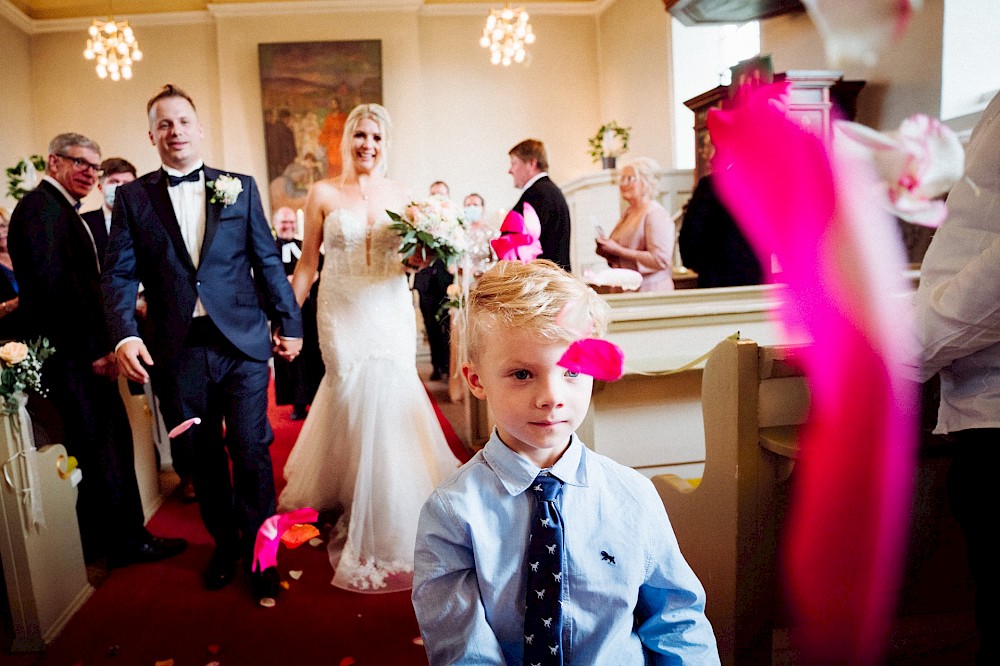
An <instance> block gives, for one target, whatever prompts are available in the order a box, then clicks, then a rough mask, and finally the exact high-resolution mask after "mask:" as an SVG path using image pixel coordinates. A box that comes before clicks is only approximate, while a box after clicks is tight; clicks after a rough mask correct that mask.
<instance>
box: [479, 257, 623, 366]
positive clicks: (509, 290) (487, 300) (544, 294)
mask: <svg viewBox="0 0 1000 666" xmlns="http://www.w3.org/2000/svg"><path fill="white" fill-rule="evenodd" d="M609 314H610V308H609V307H608V304H607V303H605V302H604V299H602V298H601V297H600V296H598V295H597V294H596V293H595V292H594V290H593V289H591V288H590V287H588V286H587V285H586V284H584V283H583V282H582V281H581V280H579V279H578V278H575V277H573V276H572V275H570V274H569V273H567V272H566V271H564V270H563V269H562V268H560V267H559V266H557V265H556V264H554V263H553V262H551V261H548V260H547V259H537V260H535V261H533V262H531V263H529V264H522V263H521V262H519V261H499V262H497V263H496V264H495V265H494V266H493V267H492V268H490V269H489V270H488V271H486V272H485V273H484V274H483V275H482V276H481V277H480V278H479V283H478V284H477V285H476V288H475V289H473V290H472V292H471V293H470V294H469V300H468V304H467V308H466V317H467V321H466V340H467V341H468V356H469V359H470V360H473V361H474V360H475V359H476V358H478V355H479V352H480V350H481V349H482V344H483V338H484V334H485V333H486V332H487V331H489V330H492V329H493V328H494V327H496V326H500V327H503V328H508V329H510V328H517V329H519V330H527V331H530V332H532V333H536V334H538V335H539V336H540V337H542V338H544V339H546V340H551V341H553V342H556V341H566V342H569V341H573V340H579V339H580V338H582V337H588V336H589V337H600V336H602V335H604V333H605V332H606V330H607V324H608V317H609ZM588 319H589V321H588ZM581 324H582V326H583V328H582V330H578V327H581ZM588 326H589V327H590V329H591V330H587V327H588Z"/></svg>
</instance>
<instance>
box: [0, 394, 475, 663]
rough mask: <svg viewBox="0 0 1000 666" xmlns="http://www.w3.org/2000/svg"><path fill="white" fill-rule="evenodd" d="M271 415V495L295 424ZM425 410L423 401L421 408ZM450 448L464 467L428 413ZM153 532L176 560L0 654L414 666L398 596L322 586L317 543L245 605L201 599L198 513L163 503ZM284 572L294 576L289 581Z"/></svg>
mask: <svg viewBox="0 0 1000 666" xmlns="http://www.w3.org/2000/svg"><path fill="white" fill-rule="evenodd" d="M271 397H272V406H271V410H270V417H271V424H272V426H273V427H274V431H275V440H274V444H273V445H272V455H273V458H274V465H275V476H276V477H277V478H276V481H277V483H278V484H279V485H278V488H279V491H280V488H281V487H282V486H283V485H284V480H283V479H282V478H281V469H282V468H283V466H284V464H285V461H286V460H287V458H288V453H289V451H290V450H291V447H292V445H293V444H294V443H295V438H296V437H297V436H298V432H299V429H300V427H301V422H295V421H291V420H290V419H289V418H288V416H289V412H290V408H289V407H281V408H275V407H274V405H273V394H272V396H271ZM432 402H433V399H432ZM435 410H436V411H437V413H438V418H439V419H440V420H441V421H442V426H443V429H444V431H445V434H446V437H447V438H448V442H449V445H450V446H451V447H452V450H453V451H455V452H456V454H458V453H459V452H460V453H461V459H462V460H463V461H464V460H466V459H468V457H469V454H468V453H467V452H466V451H465V449H464V446H463V445H462V443H461V440H459V438H458V437H457V436H456V435H455V431H454V430H453V429H452V427H451V425H450V424H448V423H447V421H446V420H445V419H444V417H443V416H442V415H441V411H440V409H438V408H437V406H436V405H435ZM149 528H150V530H151V531H152V532H153V533H154V534H159V535H164V536H183V537H185V538H187V539H188V540H189V542H190V545H189V547H188V549H187V551H186V552H185V553H184V554H182V555H180V556H178V557H175V558H173V559H171V560H167V561H166V562H160V563H156V564H150V565H144V566H131V567H127V568H125V569H117V570H115V571H113V572H112V574H111V576H110V577H109V578H108V579H107V581H105V583H104V584H103V585H102V586H101V587H100V589H98V590H97V592H95V593H94V595H93V596H92V597H91V598H90V600H89V601H88V602H87V603H86V605H85V606H84V607H83V609H81V610H80V611H79V612H78V613H77V614H76V615H75V616H74V617H73V619H72V620H70V622H69V623H68V624H67V626H66V628H65V629H64V630H63V632H62V634H61V635H60V636H59V637H58V638H57V639H56V641H55V642H54V643H53V644H52V645H51V646H50V647H49V649H48V651H47V652H45V653H44V654H40V655H30V656H29V655H23V656H12V655H7V654H3V653H0V662H3V663H4V664H8V663H9V664H11V665H12V666H13V665H16V666H28V665H29V664H30V665H31V666H73V665H76V664H108V665H109V666H114V665H115V664H119V665H121V666H125V665H129V666H131V665H133V664H137V665H148V666H153V665H154V664H157V663H158V662H166V661H167V660H170V659H172V660H173V665H174V666H204V665H205V664H209V663H211V662H214V661H217V662H218V663H219V664H220V666H236V665H240V666H245V665H250V666H256V665H258V664H261V665H263V664H275V665H285V664H309V665H313V664H332V665H333V666H348V665H350V664H356V665H357V666H365V665H370V666H383V665H386V664H393V665H400V666H407V665H410V664H413V665H420V666H424V665H426V664H427V659H426V657H425V654H424V649H423V647H422V646H420V645H418V644H415V643H414V638H416V637H417V636H419V631H418V629H417V623H416V619H415V617H414V615H413V608H412V606H411V604H410V593H409V592H398V593H390V594H377V595H362V594H356V593H352V592H347V591H344V590H339V589H337V588H335V587H332V586H331V585H330V579H331V578H332V576H333V573H332V571H331V569H330V563H329V561H328V560H327V555H326V543H325V541H324V543H323V544H322V545H320V546H319V547H312V546H309V545H303V546H301V547H299V548H297V549H295V550H288V549H286V548H284V547H282V548H281V550H280V551H279V554H278V567H279V569H280V571H281V575H282V580H284V581H286V582H287V583H288V589H286V590H283V591H282V595H281V597H280V598H279V600H278V604H277V606H275V607H274V608H262V607H260V606H257V605H256V604H254V602H253V600H252V599H251V597H250V594H249V592H248V591H247V589H246V586H245V585H243V584H242V581H240V580H237V582H234V583H233V584H232V585H230V586H229V587H227V588H225V589H223V590H220V591H217V592H208V591H206V590H204V589H203V588H202V585H201V572H202V570H203V568H204V567H205V565H206V563H207V562H208V557H209V555H210V553H211V551H212V545H211V540H210V538H209V536H208V534H207V532H205V529H204V527H202V524H201V520H200V519H199V517H198V505H197V504H182V503H181V502H180V501H178V500H177V499H174V498H171V499H169V500H167V501H166V502H165V503H164V505H163V506H162V507H161V508H160V510H159V511H158V512H157V514H156V515H155V516H154V517H153V519H152V520H151V521H150V523H149ZM289 571H301V572H302V575H301V578H299V580H293V579H292V578H291V576H289Z"/></svg>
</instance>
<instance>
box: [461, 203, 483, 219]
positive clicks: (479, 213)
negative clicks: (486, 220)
mask: <svg viewBox="0 0 1000 666" xmlns="http://www.w3.org/2000/svg"><path fill="white" fill-rule="evenodd" d="M462 216H463V217H464V218H465V221H466V222H478V221H479V220H481V219H483V209H482V208H480V207H479V206H466V207H465V212H464V213H463V215H462Z"/></svg>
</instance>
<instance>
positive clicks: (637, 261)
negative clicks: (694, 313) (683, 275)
mask: <svg viewBox="0 0 1000 666" xmlns="http://www.w3.org/2000/svg"><path fill="white" fill-rule="evenodd" d="M658 168H659V167H658V165H657V164H656V162H654V161H653V160H651V159H649V158H647V157H640V158H637V159H635V160H632V161H631V162H628V163H627V164H626V165H625V166H624V167H622V170H621V182H620V185H619V190H620V191H621V195H622V199H624V200H625V201H626V202H627V203H628V207H626V208H625V212H624V213H622V217H621V219H620V220H619V221H618V224H617V225H616V226H615V228H614V230H612V232H611V236H610V237H604V236H599V237H598V238H597V254H599V255H601V256H602V257H604V258H605V259H607V260H608V265H610V266H611V267H612V268H629V269H632V270H634V271H638V272H639V273H641V274H642V286H641V287H639V291H673V289H674V280H673V277H672V275H671V271H670V261H671V258H672V257H673V253H674V223H673V221H672V220H671V219H670V213H668V212H667V209H666V208H664V207H663V206H662V205H660V203H659V202H658V201H656V195H657V192H658V190H657V186H656V171H657V169H658Z"/></svg>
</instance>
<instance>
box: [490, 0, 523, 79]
mask: <svg viewBox="0 0 1000 666" xmlns="http://www.w3.org/2000/svg"><path fill="white" fill-rule="evenodd" d="M534 43H535V33H534V32H533V31H532V30H531V25H530V24H529V23H528V12H526V11H524V8H523V7H518V8H517V9H511V6H510V3H509V2H508V3H507V4H506V5H504V8H503V9H491V10H490V15H489V16H488V17H487V18H486V27H484V28H483V36H482V38H481V39H480V40H479V45H480V46H482V47H483V48H484V49H487V48H488V49H489V50H490V62H491V63H493V64H494V65H503V66H504V67H507V66H509V65H510V63H512V62H524V56H525V55H526V52H525V50H524V45H525V44H534Z"/></svg>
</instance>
